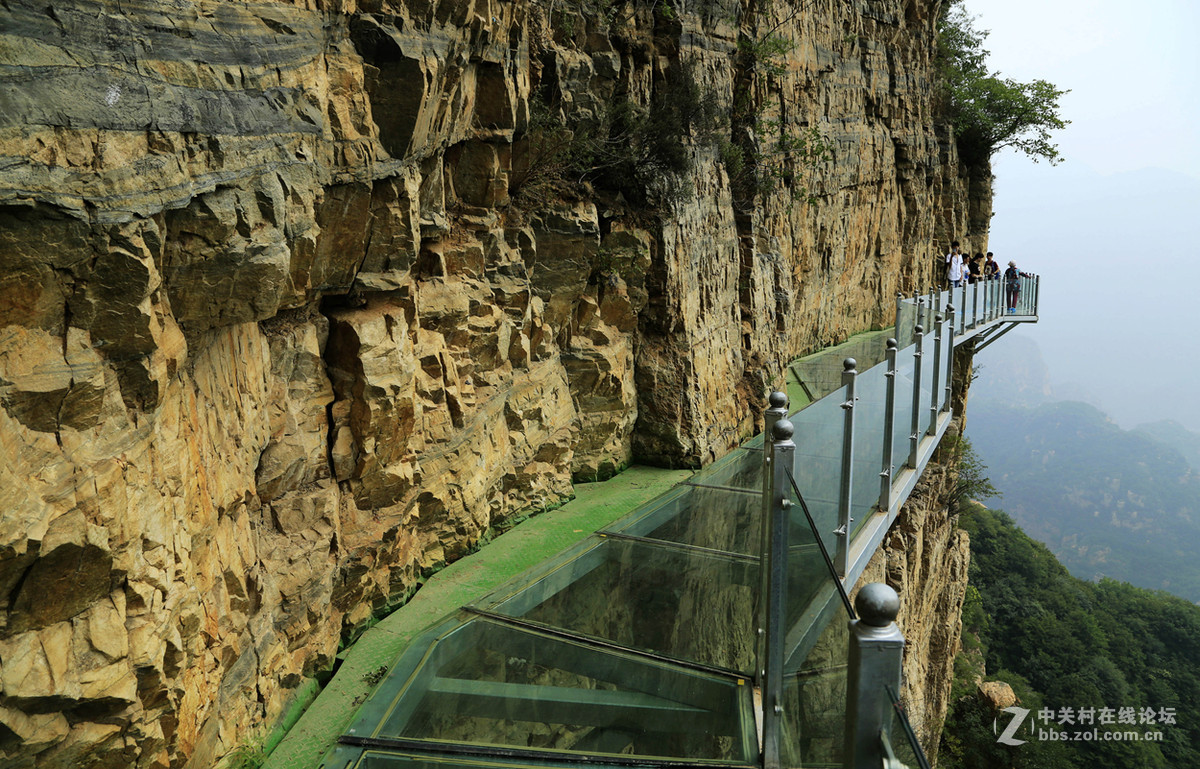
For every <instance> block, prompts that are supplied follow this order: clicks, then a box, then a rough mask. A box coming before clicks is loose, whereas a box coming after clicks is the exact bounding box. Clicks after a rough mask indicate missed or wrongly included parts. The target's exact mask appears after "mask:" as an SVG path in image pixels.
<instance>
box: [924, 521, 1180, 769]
mask: <svg viewBox="0 0 1200 769" xmlns="http://www.w3.org/2000/svg"><path fill="white" fill-rule="evenodd" d="M960 520H961V525H962V526H963V528H964V529H966V530H967V531H968V533H969V534H970V537H971V569H970V580H971V584H972V585H973V586H974V587H976V588H977V590H978V598H979V600H978V602H976V601H974V600H968V601H967V602H966V603H965V604H964V607H963V622H964V626H965V627H967V628H969V629H971V630H972V631H973V632H975V633H977V634H978V635H977V638H978V641H979V644H980V647H979V648H980V649H981V650H982V655H983V657H984V658H985V659H986V667H987V669H988V670H991V671H996V673H995V676H994V677H995V678H996V679H998V680H1003V681H1006V682H1007V683H1009V684H1010V685H1012V686H1013V689H1014V691H1015V692H1016V694H1017V696H1018V697H1019V698H1020V702H1021V706H1022V707H1025V708H1029V709H1031V710H1033V711H1035V712H1036V711H1037V709H1039V708H1040V707H1042V706H1043V705H1044V706H1046V707H1052V708H1056V709H1058V708H1062V707H1070V708H1074V709H1076V710H1077V709H1079V708H1083V707H1095V708H1103V707H1110V708H1120V707H1138V708H1141V707H1153V708H1155V709H1156V710H1157V709H1159V708H1175V710H1176V713H1177V716H1178V717H1177V723H1175V724H1158V725H1155V726H1152V727H1142V726H1139V727H1138V729H1139V730H1142V729H1153V730H1161V731H1162V732H1163V734H1164V737H1165V739H1164V741H1163V742H1161V743H1159V742H1110V741H1103V740H1095V741H1081V742H1067V743H1061V742H1046V741H1039V740H1030V741H1028V742H1026V744H1024V745H1019V746H1013V747H1006V746H1002V745H999V744H997V743H996V734H995V731H994V725H993V721H994V719H995V714H994V713H992V712H990V710H988V708H987V707H986V706H985V705H984V704H983V703H982V701H981V700H979V699H978V698H976V697H975V696H973V695H970V694H966V695H962V696H959V697H958V698H957V699H956V701H955V703H954V704H953V706H952V712H951V714H950V715H949V716H948V718H947V720H946V726H945V732H944V735H943V740H942V746H943V751H942V755H941V764H940V765H941V766H942V767H943V769H976V768H977V767H978V769H984V768H985V767H987V768H990V767H998V766H1011V767H1014V769H1024V768H1025V767H1029V768H1031V769H1032V767H1039V769H1059V768H1060V767H1061V768H1063V769H1065V768H1066V767H1082V766H1103V767H1105V769H1145V768H1146V767H1167V766H1171V767H1180V766H1198V765H1200V720H1198V719H1196V718H1194V713H1195V710H1194V703H1195V702H1197V701H1200V700H1198V698H1200V671H1197V670H1196V667H1195V664H1194V660H1195V659H1197V657H1198V655H1200V608H1197V607H1196V606H1193V605H1191V604H1189V603H1187V602H1186V601H1183V600H1181V599H1178V598H1175V597H1174V596H1170V595H1167V594H1165V593H1161V592H1154V591H1149V590H1144V589H1141V588H1135V587H1133V586H1131V585H1127V584H1123V583H1118V582H1113V581H1103V582H1101V583H1099V584H1092V583H1088V582H1084V581H1082V580H1079V579H1076V578H1074V577H1071V576H1070V575H1069V574H1068V573H1067V571H1066V569H1065V568H1063V566H1062V565H1061V564H1059V563H1058V562H1057V561H1056V560H1055V559H1054V556H1053V555H1052V554H1051V553H1050V552H1049V551H1048V550H1047V549H1046V548H1045V546H1043V545H1041V544H1039V543H1037V542H1034V541H1033V540H1031V539H1030V538H1029V537H1028V536H1026V535H1025V533H1024V532H1022V531H1021V530H1020V529H1018V528H1017V527H1016V525H1015V524H1014V523H1013V521H1012V519H1011V518H1009V517H1008V516H1007V515H1006V514H1004V513H1003V512H999V511H991V510H987V509H984V508H978V509H975V510H973V511H972V512H971V514H970V515H964V516H963V517H962V518H961V519H960ZM981 610H982V612H983V614H984V615H985V619H980V617H979V614H980V611H981ZM958 668H959V670H960V672H962V673H965V674H968V675H969V674H970V672H971V669H970V665H969V664H965V665H961V666H958ZM965 688H966V687H964V686H963V684H962V682H961V681H960V682H959V685H958V687H957V689H956V693H962V692H963V691H964V689H965ZM1100 728H1103V727H1100ZM1116 728H1118V729H1119V728H1122V727H1119V726H1117V727H1116Z"/></svg>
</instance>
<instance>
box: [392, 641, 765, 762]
mask: <svg viewBox="0 0 1200 769" xmlns="http://www.w3.org/2000/svg"><path fill="white" fill-rule="evenodd" d="M748 688H749V687H748V686H747V685H746V683H745V682H744V681H738V680H735V679H724V678H721V677H718V676H713V675H706V674H702V673H696V672H692V671H688V670H684V669H681V668H678V667H671V666H668V665H665V664H661V663H657V662H655V661H653V660H646V659H642V658H638V657H635V656H633V655H629V654H620V653H615V652H611V651H606V650H599V649H596V648H594V647H590V646H588V645H585V644H582V643H578V642H575V641H571V640H567V639H562V638H556V637H552V636H549V635H545V634H541V633H536V632H531V631H528V630H525V629H521V628H516V627H511V626H508V625H504V624H501V623H498V622H493V621H490V620H485V619H475V620H472V621H469V622H467V623H466V624H463V625H460V626H458V627H457V628H455V629H453V630H452V631H451V632H448V633H445V634H443V635H442V636H441V637H439V638H438V639H437V641H436V642H435V643H434V644H433V645H432V646H431V647H430V649H429V651H428V652H427V653H426V654H425V656H424V659H423V660H422V662H421V665H420V667H419V668H418V669H417V670H416V671H415V672H414V674H413V675H411V676H409V678H408V680H407V681H405V683H404V688H403V690H402V691H401V692H400V693H399V696H397V697H394V698H393V699H392V701H391V703H390V706H389V707H388V709H387V710H386V712H385V713H384V714H383V717H382V719H381V721H380V722H379V725H378V727H377V728H375V729H374V731H373V734H372V736H374V737H382V738H403V739H418V740H439V741H449V742H456V743H469V744H476V745H478V744H484V745H504V746H512V747H520V748H533V749H552V750H569V751H585V752H588V753H628V754H634V755H646V756H651V755H652V756H672V757H681V758H693V759H723V760H734V761H745V760H747V759H748V758H749V757H750V756H751V755H753V751H754V750H756V748H757V746H752V745H750V744H748V743H749V742H751V741H752V738H753V732H752V731H751V730H750V729H749V728H747V724H746V720H747V718H746V711H747V710H748V709H747V708H746V707H745V704H746V697H747V694H746V691H745V690H746V689H748ZM383 765H386V764H380V766H383Z"/></svg>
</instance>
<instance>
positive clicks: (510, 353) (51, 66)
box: [0, 0, 986, 767]
mask: <svg viewBox="0 0 1200 769" xmlns="http://www.w3.org/2000/svg"><path fill="white" fill-rule="evenodd" d="M936 6H937V3H936V2H928V1H927V0H855V2H848V3H843V2H833V0H807V1H806V2H802V3H799V4H796V5H776V6H769V5H764V4H762V3H751V2H748V3H744V4H740V5H739V4H735V3H729V2H725V3H722V2H719V1H718V2H711V3H708V4H696V5H695V6H694V7H693V6H691V5H688V4H684V3H674V4H671V5H667V4H664V3H661V2H655V3H649V4H640V5H639V4H630V3H619V2H616V3H590V2H589V3H575V4H571V3H562V2H551V3H533V4H531V3H528V2H510V1H509V0H441V2H438V1H436V0H430V1H429V2H426V1H425V0H409V1H408V2H385V1H383V0H370V1H369V2H360V3H356V2H353V0H350V1H349V2H321V1H319V0H318V1H310V2H297V3H286V2H278V3H236V2H221V3H218V2H191V1H189V0H179V2H173V3H154V2H147V1H145V0H141V1H138V0H134V1H133V2H130V1H129V0H124V1H123V2H120V3H118V2H115V1H113V2H106V1H104V0H99V1H93V0H51V1H50V2H48V3H33V2H32V1H31V0H9V2H7V3H5V4H4V5H3V7H2V8H0V18H3V20H4V23H3V24H2V25H0V65H2V66H3V68H4V77H3V78H2V79H0V405H2V406H3V408H0V444H2V446H0V449H2V451H0V497H2V498H3V499H4V502H5V504H4V507H3V510H2V511H0V684H2V686H3V692H2V694H0V724H2V726H0V755H2V756H3V758H2V761H3V762H4V763H5V764H6V765H11V766H47V767H50V766H54V767H65V766H72V767H76V766H77V767H88V766H113V767H118V766H119V767H133V766H136V767H166V766H191V767H205V766H209V765H211V763H212V762H213V761H214V760H215V759H216V758H217V757H219V756H221V755H222V754H224V753H226V752H227V751H228V750H230V749H231V748H232V747H233V746H235V745H237V744H239V743H241V742H242V741H243V740H245V739H247V737H248V736H249V735H251V734H252V733H253V731H254V730H255V729H256V728H258V727H260V726H261V725H263V724H267V723H271V722H273V721H274V720H276V719H277V718H278V716H279V714H280V713H281V711H282V709H283V708H284V707H285V706H286V704H287V702H288V701H289V699H290V697H291V693H292V692H293V691H294V690H295V689H296V687H297V686H298V685H299V684H300V682H301V681H303V680H304V679H305V678H306V677H309V676H313V675H316V674H317V673H319V672H321V671H323V670H327V669H328V668H329V667H330V665H331V664H332V660H333V655H334V654H335V653H336V651H337V649H338V646H339V642H340V641H342V640H343V639H345V638H347V637H349V636H351V635H352V634H353V632H354V630H355V629H356V628H361V627H362V626H363V624H364V623H366V622H367V621H369V620H370V618H371V616H372V615H373V614H374V613H376V612H379V611H383V610H385V609H386V608H387V607H388V606H390V605H394V604H396V603H398V602H400V601H403V600H404V598H405V596H407V595H409V594H411V591H412V590H414V589H416V588H417V587H418V586H419V584H420V582H421V580H422V576H423V575H424V574H426V573H428V572H429V571H430V570H431V569H435V568H437V567H438V566H439V565H440V564H442V563H444V562H445V561H446V560H448V559H452V558H454V557H456V556H458V555H459V554H461V553H462V552H464V551H465V550H466V549H467V548H469V547H470V546H471V545H472V544H473V543H474V542H476V541H477V540H478V538H479V537H480V536H481V535H482V534H483V533H484V532H485V531H487V530H488V529H489V528H491V527H495V526H500V525H503V523H504V522H505V521H506V520H508V519H511V518H512V517H513V516H514V515H516V514H517V513H519V512H523V511H529V510H537V509H541V508H545V507H548V506H550V505H552V504H554V503H555V502H556V501H558V500H561V499H562V498H564V497H565V496H568V495H569V494H570V493H571V484H572V479H573V478H589V477H596V476H603V475H607V474H609V473H611V472H613V471H615V470H616V469H618V468H620V467H621V466H623V465H624V464H626V463H628V462H630V461H631V460H633V459H635V458H636V459H640V460H642V461H652V462H658V463H668V464H674V465H697V464H701V463H704V462H707V461H709V460H711V459H712V458H714V457H716V456H719V455H720V454H722V453H723V452H724V451H725V450H726V449H727V448H728V447H730V446H732V445H734V444H735V443H737V442H738V441H739V440H740V439H741V438H743V437H745V436H746V435H748V434H749V433H750V432H752V430H753V428H754V423H755V414H757V413H758V412H759V411H760V409H761V407H762V396H763V393H764V392H766V389H767V385H768V384H771V383H780V380H781V377H780V372H781V370H782V369H781V367H782V364H783V362H785V361H786V360H788V359H790V358H792V357H795V356H797V355H799V354H801V353H803V352H807V351H809V350H811V349H814V348H816V347H819V346H821V345H824V344H827V343H830V342H834V341H838V340H840V339H842V338H844V337H845V336H846V335H847V334H849V333H852V332H855V331H859V330H862V329H865V328H868V327H872V326H880V325H885V324H887V323H888V322H889V319H890V318H891V313H892V303H891V298H892V297H893V296H894V294H895V292H896V291H897V290H903V291H909V290H912V289H913V288H918V287H924V286H925V285H927V284H928V283H929V281H930V280H931V278H932V277H933V274H934V266H935V262H936V259H935V258H934V255H935V254H937V253H939V252H941V251H942V250H943V246H944V241H945V240H947V239H948V238H949V237H950V235H952V234H953V235H959V236H961V235H962V234H963V233H968V234H969V235H972V236H975V237H979V238H982V237H983V235H982V233H979V232H974V233H971V232H970V230H969V228H970V227H971V226H975V227H976V228H977V229H978V227H979V226H980V225H979V221H980V218H979V216H978V215H977V214H978V211H979V210H980V204H979V203H978V202H976V203H975V204H972V203H971V199H970V196H969V195H968V188H969V185H970V183H971V181H970V180H969V179H968V178H967V177H966V176H965V175H963V174H962V173H961V172H960V170H959V169H958V166H957V163H956V160H955V155H954V150H953V146H952V143H951V142H947V141H945V136H944V134H943V133H942V132H941V131H940V129H939V127H938V125H937V122H936V113H935V108H934V94H933V90H932V85H931V59H930V57H931V55H932V49H933V34H934V30H933V19H934V18H935V17H936V10H937V8H936ZM771 36H777V37H779V38H781V39H783V40H785V41H786V44H785V45H782V46H776V47H775V49H776V50H777V51H779V53H777V54H773V55H772V56H773V57H774V58H772V59H771V61H770V64H771V66H769V67H768V66H766V62H765V61H764V59H763V58H762V57H761V56H760V57H759V58H758V59H754V58H753V57H751V58H747V51H750V52H754V51H757V50H760V49H759V48H756V46H759V45H760V44H761V43H762V42H763V41H765V40H769V39H771ZM680 73H689V74H688V75H687V77H688V80H689V83H690V84H693V85H695V86H696V87H697V88H698V89H699V90H700V91H701V92H702V93H704V94H706V95H707V97H711V99H712V100H713V101H715V103H716V106H717V113H718V115H722V116H723V117H721V118H720V119H719V120H718V128H719V129H720V130H718V133H721V131H723V134H724V141H723V142H712V141H702V140H701V139H700V138H699V136H698V132H696V131H692V130H690V129H689V130H687V131H685V132H684V133H683V134H682V135H681V136H680V137H679V144H680V146H681V147H682V148H683V150H684V154H685V155H686V157H685V158H684V159H685V160H686V161H687V162H686V163H684V164H683V165H684V166H685V167H686V170H685V171H684V172H682V173H681V176H680V178H679V179H678V180H677V181H678V187H679V188H680V189H681V190H682V192H681V193H680V194H678V195H677V196H675V197H673V198H671V199H670V200H668V201H665V202H663V201H659V202H657V203H655V201H653V200H646V199H639V197H638V196H637V195H636V194H631V193H629V192H628V191H624V190H622V189H621V188H620V185H614V184H611V183H608V182H605V181H603V180H602V179H589V180H583V181H580V180H576V179H570V178H567V177H566V176H565V175H560V178H558V179H557V181H558V182H561V183H559V184H556V185H551V186H549V187H548V188H547V189H548V190H549V192H548V193H547V194H545V195H543V196H542V197H541V198H540V199H537V200H536V201H535V203H533V204H531V203H529V202H527V201H526V202H522V203H521V204H520V205H519V206H518V205H514V204H513V201H514V198H519V197H520V196H519V195H518V194H517V193H518V190H516V189H515V187H516V184H515V182H516V181H518V180H522V179H523V180H526V181H527V180H528V178H529V176H530V173H529V170H530V167H531V165H533V166H536V167H540V166H537V161H538V158H537V156H536V153H534V152H533V151H532V149H533V147H532V138H533V137H535V136H536V132H535V131H534V130H532V128H531V115H532V116H534V118H535V120H534V121H533V123H534V124H536V116H537V113H538V110H539V109H540V106H541V105H548V108H549V110H550V111H551V112H552V113H553V115H554V117H555V118H556V119H559V120H561V121H565V124H566V125H568V126H576V127H579V126H586V125H589V124H591V125H595V124H597V123H598V122H601V121H600V120H599V118H600V116H602V115H603V114H604V112H605V109H606V105H608V106H609V107H611V105H613V104H614V103H621V104H628V105H632V107H634V108H636V109H643V108H647V107H650V106H652V105H654V104H656V103H661V102H662V100H663V99H664V98H665V97H666V96H667V95H668V94H670V93H671V92H672V89H673V88H674V87H675V86H676V85H677V84H678V83H679V79H678V78H679V77H680ZM742 99H745V100H748V103H749V104H750V105H751V107H752V109H751V110H750V112H749V113H747V112H746V111H745V110H744V104H745V103H746V102H743V101H739V100H742ZM739 114H740V115H741V116H742V117H741V118H737V117H736V116H737V115H739ZM747 114H752V115H753V120H752V121H748V119H747V118H746V115H747ZM721 121H723V122H721ZM771 121H774V122H773V123H772V122H771ZM772 125H774V126H783V128H782V129H772V128H771V126H772ZM813 129H815V131H816V133H817V135H818V136H819V137H820V138H819V141H820V144H821V145H822V149H823V150H825V151H823V152H820V153H815V152H814V153H810V154H808V155H805V154H804V153H803V152H801V153H800V154H799V158H798V159H797V157H794V156H793V155H795V153H793V155H789V156H788V157H786V158H784V161H783V165H782V166H780V167H781V168H782V169H783V171H784V173H783V174H782V175H781V177H782V179H783V181H782V182H781V183H780V185H779V186H777V187H776V188H775V189H773V190H771V189H766V188H762V189H756V190H755V191H754V192H752V193H747V191H746V190H747V186H746V184H745V183H744V180H742V179H740V178H739V176H738V174H736V173H734V172H733V171H732V170H731V166H730V164H729V159H728V152H726V151H725V149H727V146H728V145H732V146H738V147H743V148H750V149H753V148H754V147H755V146H764V142H765V138H764V137H765V136H766V134H767V133H769V131H770V130H783V131H784V132H785V133H787V132H791V133H792V134H796V135H798V134H799V132H802V131H810V130H813ZM578 133H579V132H578V131H577V132H575V134H578ZM575 134H571V135H575ZM531 158H533V161H532V162H531ZM566 182H571V183H570V184H567V183H566ZM526 189H527V190H528V187H526ZM977 197H978V196H977ZM973 205H974V209H973V208H972V206H973ZM972 210H974V211H975V215H972V214H971V212H972ZM983 221H986V218H984V219H983Z"/></svg>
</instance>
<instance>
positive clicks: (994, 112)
mask: <svg viewBox="0 0 1200 769" xmlns="http://www.w3.org/2000/svg"><path fill="white" fill-rule="evenodd" d="M974 22H975V19H974V17H972V16H970V15H969V14H968V13H967V11H966V10H965V9H964V8H963V7H962V5H961V0H952V1H951V2H950V3H948V4H947V5H946V6H944V8H943V10H942V17H941V20H940V24H939V28H938V69H939V71H940V74H941V78H942V86H943V88H944V96H945V99H946V108H947V111H948V113H949V117H950V120H951V123H952V125H953V126H954V134H955V137H956V138H957V139H958V153H959V157H961V158H962V159H963V161H964V162H965V163H967V165H969V166H979V165H983V164H985V163H986V162H987V161H988V160H989V159H991V157H992V155H993V154H995V153H996V152H997V151H998V150H1000V149H1003V148H1004V147H1013V148H1014V149H1016V150H1018V151H1019V152H1022V153H1024V154H1025V155H1027V156H1029V157H1030V158H1032V159H1033V160H1034V161H1037V160H1042V159H1045V160H1048V161H1050V163H1051V165H1054V164H1057V163H1059V162H1061V160H1062V156H1061V155H1060V154H1059V152H1058V146H1057V145H1055V144H1054V143H1053V142H1051V141H1050V138H1051V137H1050V132H1051V131H1054V130H1056V129H1061V128H1065V127H1066V126H1067V125H1068V124H1069V123H1070V121H1068V120H1063V119H1062V117H1061V115H1060V114H1059V109H1060V108H1059V103H1058V100H1059V99H1060V98H1061V97H1062V96H1063V95H1064V94H1067V93H1069V91H1065V90H1062V89H1059V88H1056V87H1055V86H1054V84H1053V83H1049V82H1047V81H1045V80H1034V81H1032V82H1029V83H1022V82H1019V81H1016V80H1013V79H1011V78H1006V77H1001V76H1000V73H999V72H991V71H989V70H988V66H987V56H988V51H987V50H985V49H984V48H983V41H984V40H985V39H987V36H988V32H987V30H978V29H975V26H974Z"/></svg>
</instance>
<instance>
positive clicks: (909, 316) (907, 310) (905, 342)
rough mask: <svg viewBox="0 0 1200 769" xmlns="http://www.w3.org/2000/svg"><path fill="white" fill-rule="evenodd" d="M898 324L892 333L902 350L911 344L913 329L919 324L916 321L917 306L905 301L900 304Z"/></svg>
mask: <svg viewBox="0 0 1200 769" xmlns="http://www.w3.org/2000/svg"><path fill="white" fill-rule="evenodd" d="M899 318H900V322H899V323H898V324H897V325H896V328H895V329H894V331H893V337H894V338H895V340H896V343H897V344H898V345H899V346H900V349H901V350H903V349H904V348H905V347H908V346H909V345H910V344H912V342H913V327H915V326H916V325H917V323H918V322H919V321H918V320H917V305H916V304H915V303H914V302H912V301H910V300H908V299H905V300H904V301H902V302H900V315H899Z"/></svg>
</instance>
